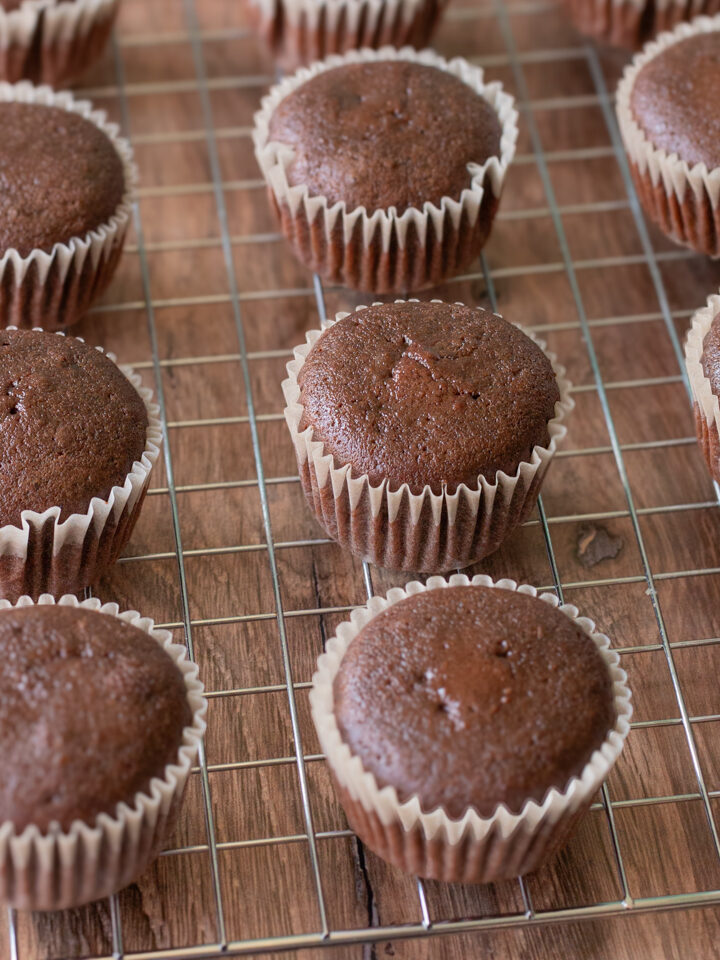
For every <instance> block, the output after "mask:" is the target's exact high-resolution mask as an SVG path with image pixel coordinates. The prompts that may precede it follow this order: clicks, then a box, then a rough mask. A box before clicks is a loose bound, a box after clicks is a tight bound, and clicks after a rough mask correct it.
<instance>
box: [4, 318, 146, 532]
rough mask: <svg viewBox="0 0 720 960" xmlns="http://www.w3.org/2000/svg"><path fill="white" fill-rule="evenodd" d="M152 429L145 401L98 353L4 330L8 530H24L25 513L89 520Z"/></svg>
mask: <svg viewBox="0 0 720 960" xmlns="http://www.w3.org/2000/svg"><path fill="white" fill-rule="evenodd" d="M147 428H148V415H147V409H146V407H145V403H144V402H143V399H142V397H141V396H140V395H139V393H138V392H137V390H136V389H135V387H134V386H133V385H132V384H131V383H130V381H129V380H128V379H127V377H126V376H125V375H124V374H123V373H122V371H121V370H120V369H119V368H118V367H117V366H116V365H115V364H114V363H113V362H112V360H110V359H109V358H108V357H107V356H105V355H104V354H102V353H100V352H99V351H98V350H96V349H95V348H94V347H91V346H89V345H88V344H86V343H83V342H82V341H81V340H77V339H74V338H72V337H62V336H58V335H57V334H54V333H45V332H42V331H38V330H1V331H0V450H1V451H2V453H1V454H0V526H4V525H6V524H14V525H15V526H20V522H21V517H20V512H21V511H22V510H35V511H37V512H38V513H42V512H43V511H44V510H47V509H48V508H49V507H54V506H59V507H60V508H61V518H62V519H65V518H67V517H68V516H69V515H70V514H72V513H85V512H86V511H87V510H88V508H89V506H90V501H91V499H92V498H93V497H101V498H102V499H106V498H107V497H108V496H109V494H110V491H111V489H112V487H113V486H116V485H118V486H121V485H122V484H123V483H124V482H125V478H126V476H127V474H128V473H129V472H130V470H131V469H132V465H133V463H134V462H135V461H136V460H140V458H141V457H142V454H143V451H144V450H145V445H146V436H147Z"/></svg>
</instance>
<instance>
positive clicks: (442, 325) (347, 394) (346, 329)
mask: <svg viewBox="0 0 720 960" xmlns="http://www.w3.org/2000/svg"><path fill="white" fill-rule="evenodd" d="M298 382H299V385H300V402H301V403H302V404H303V406H304V412H303V416H302V419H301V422H300V429H301V430H304V429H305V428H306V427H309V426H311V427H312V428H313V439H315V440H321V441H322V442H323V443H324V444H325V449H326V451H327V452H329V453H332V454H333V456H334V457H335V460H336V463H338V464H344V463H349V464H351V466H352V471H353V475H354V476H362V475H363V474H365V473H367V474H368V475H369V476H370V480H371V482H372V483H373V484H378V483H380V482H381V481H382V480H383V479H384V478H387V480H388V482H389V485H390V489H393V490H395V489H397V488H398V487H400V486H401V485H402V484H403V483H407V484H408V485H409V487H410V489H411V491H412V492H413V493H422V491H423V488H424V487H425V485H428V486H430V488H431V489H432V490H433V492H435V493H440V492H441V491H442V489H443V486H444V485H445V486H446V488H447V490H448V491H449V492H450V493H453V492H454V491H455V490H456V488H457V487H458V485H459V484H461V483H465V484H467V485H468V486H469V487H472V488H474V489H477V485H478V476H479V475H482V476H484V477H486V478H488V479H489V480H490V481H491V482H492V481H493V480H494V478H495V475H496V473H497V471H498V470H503V471H505V472H506V473H507V474H510V475H512V474H514V473H515V472H516V470H517V468H518V465H519V464H520V463H521V462H522V461H525V460H528V459H529V458H530V456H531V455H532V450H533V447H535V446H536V445H538V444H540V445H546V444H547V443H548V442H549V435H548V421H549V420H551V419H552V418H553V416H554V413H555V404H556V402H557V401H558V400H559V397H560V393H559V390H558V386H557V382H556V380H555V374H554V371H553V368H552V365H551V363H550V361H549V360H548V358H547V357H546V356H545V354H544V353H543V352H542V350H541V349H540V348H539V347H538V346H537V345H536V344H535V343H534V342H533V341H532V340H531V339H530V338H529V337H528V336H527V335H526V334H524V333H523V332H522V331H521V330H519V329H518V328H517V327H515V326H513V325H512V324H510V323H508V322H507V321H506V320H502V319H501V318H499V317H497V316H494V315H493V314H491V313H488V312H487V311H485V310H478V309H474V308H471V307H466V306H461V305H457V304H444V303H443V304H441V303H396V304H382V305H378V306H373V307H368V308H367V309H366V310H360V311H358V312H356V313H353V314H351V315H349V316H347V317H345V318H344V319H343V320H340V321H339V322H338V323H336V324H335V325H334V326H332V327H330V328H329V329H328V330H326V331H325V332H324V333H323V334H322V336H321V337H320V339H319V340H318V341H317V342H316V343H315V345H314V346H313V347H312V349H311V350H310V352H309V354H308V356H307V358H306V360H305V363H304V364H303V366H302V368H301V370H300V373H299V376H298Z"/></svg>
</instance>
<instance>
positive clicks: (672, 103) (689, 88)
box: [617, 17, 720, 257]
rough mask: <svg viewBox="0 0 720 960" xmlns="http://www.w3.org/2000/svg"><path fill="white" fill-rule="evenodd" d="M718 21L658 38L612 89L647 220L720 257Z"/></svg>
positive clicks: (701, 21) (704, 21)
mask: <svg viewBox="0 0 720 960" xmlns="http://www.w3.org/2000/svg"><path fill="white" fill-rule="evenodd" d="M718 83H720V17H713V18H708V17H699V18H698V19H697V20H695V21H694V22H693V23H692V24H681V25H680V26H679V27H678V28H677V29H676V30H674V31H673V32H672V33H665V34H662V35H661V36H660V37H658V39H657V40H656V41H655V42H654V43H651V44H648V45H647V46H646V47H645V49H644V50H643V51H642V53H641V54H639V55H638V56H637V57H635V59H634V60H633V62H632V63H631V65H630V66H629V67H628V68H627V69H626V71H625V74H624V76H623V79H622V81H621V83H620V86H619V87H618V93H617V114H618V121H619V123H620V132H621V134H622V138H623V141H624V144H625V149H626V150H627V153H628V157H629V159H630V169H631V172H632V175H633V179H634V181H635V185H636V187H637V190H638V193H639V195H640V200H641V202H642V204H643V207H644V208H645V211H646V212H647V214H648V216H650V217H651V218H652V220H654V221H655V223H656V224H657V225H658V226H659V227H660V229H661V230H663V232H664V233H666V234H667V235H668V236H669V237H670V238H671V239H672V240H675V241H676V242H677V243H680V244H683V245H684V246H688V247H692V249H694V250H697V251H698V252H699V253H706V254H708V255H709V256H712V257H716V256H719V255H720V241H719V240H718V236H719V230H718V228H719V227H720V215H719V214H718V194H719V193H720V150H719V149H718V147H717V138H718V134H719V133H720V106H718V103H717V96H716V93H715V92H716V89H717V84H718Z"/></svg>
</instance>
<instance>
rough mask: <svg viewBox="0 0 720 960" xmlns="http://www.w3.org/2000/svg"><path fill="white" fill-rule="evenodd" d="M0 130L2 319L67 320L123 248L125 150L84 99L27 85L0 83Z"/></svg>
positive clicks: (128, 165) (25, 323) (102, 282)
mask: <svg viewBox="0 0 720 960" xmlns="http://www.w3.org/2000/svg"><path fill="white" fill-rule="evenodd" d="M0 126H2V130H3V136H2V139H0V182H1V183H2V187H3V189H2V191H1V192H0V318H1V319H2V322H3V325H4V326H5V325H14V326H18V327H27V328H30V327H33V326H42V327H44V328H45V329H55V328H57V327H60V326H65V325H68V324H71V323H74V322H76V321H77V320H78V319H79V318H80V317H81V316H82V314H83V313H85V312H86V311H87V310H88V308H89V307H90V305H91V304H92V303H93V301H94V300H95V299H96V298H97V297H98V296H99V295H100V294H101V293H102V292H103V290H104V289H105V287H106V286H107V284H108V283H109V281H110V278H111V277H112V275H113V273H114V272H115V268H116V267H117V264H118V261H119V258H120V254H121V252H122V246H123V241H124V238H125V232H126V229H127V225H128V221H129V214H130V191H131V187H132V185H133V182H134V177H135V174H134V168H133V166H132V162H131V157H132V154H131V150H130V147H129V145H128V144H127V142H126V141H124V140H121V139H119V138H118V137H117V128H116V127H115V126H114V125H111V124H107V123H106V122H105V114H103V113H94V112H93V111H92V108H91V106H90V104H88V103H86V102H82V101H80V102H76V101H74V100H73V99H72V98H71V97H70V96H69V94H54V93H53V92H52V91H51V90H49V88H47V87H43V88H34V87H31V86H30V85H29V84H18V85H16V86H9V85H7V84H4V85H3V84H0Z"/></svg>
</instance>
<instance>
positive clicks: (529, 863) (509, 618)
mask: <svg viewBox="0 0 720 960" xmlns="http://www.w3.org/2000/svg"><path fill="white" fill-rule="evenodd" d="M618 663H619V657H618V656H617V654H615V653H612V652H611V651H610V649H609V641H608V639H607V637H604V636H602V635H601V634H597V633H595V632H594V624H592V623H591V622H590V621H589V620H585V619H580V618H578V617H577V611H576V610H575V608H574V607H562V608H560V609H558V603H557V600H556V598H555V597H553V596H550V595H549V594H545V595H544V596H543V597H541V598H538V597H537V594H536V591H535V590H534V589H533V588H532V587H527V586H522V587H517V585H516V584H515V583H513V582H512V581H507V580H506V581H500V583H498V584H495V583H493V581H492V580H490V579H489V578H488V577H475V578H474V579H473V580H472V581H470V580H468V578H467V577H463V576H457V575H456V576H454V577H453V578H452V579H451V580H450V581H449V582H448V581H445V580H442V579H440V578H438V577H432V578H431V579H430V580H429V581H428V583H427V585H426V586H423V585H422V584H420V583H417V582H416V583H411V584H408V586H407V587H406V589H405V590H398V589H395V590H393V591H391V592H390V594H389V595H388V597H387V599H381V598H378V597H374V598H373V599H372V600H371V601H370V603H369V604H368V606H367V607H365V608H363V609H362V610H360V611H356V612H355V613H354V614H353V617H352V619H351V621H350V622H346V623H344V624H342V625H341V627H340V628H338V632H337V636H336V637H334V638H333V639H332V640H331V641H330V642H329V643H328V645H327V652H326V653H325V654H323V656H321V658H320V659H319V661H318V671H317V673H316V674H315V676H314V678H313V690H312V693H311V706H312V712H313V719H314V722H315V726H316V728H317V732H318V736H319V738H320V744H321V747H322V749H323V752H324V753H325V756H326V758H327V761H328V764H329V766H330V770H331V772H332V775H333V778H334V780H335V783H336V786H337V789H338V793H339V796H340V800H341V802H342V805H343V807H344V809H345V812H346V814H347V816H348V820H349V822H350V825H351V827H352V829H353V830H355V832H356V833H357V834H358V835H359V837H360V839H361V840H363V842H364V843H366V844H367V845H368V846H369V847H370V848H371V849H372V850H374V851H375V853H377V854H378V855H379V856H381V857H383V858H384V859H386V860H388V861H389V862H390V863H392V864H394V865H396V866H399V867H401V868H402V869H404V870H407V871H409V872H411V873H418V874H420V875H421V876H425V877H430V878H433V879H438V880H446V881H450V882H466V883H467V882H470V883H487V882H492V881H496V880H500V879H504V878H509V877H513V876H516V875H517V874H520V873H527V872H530V871H532V870H534V869H536V868H537V867H538V866H540V865H541V864H542V863H543V862H545V860H547V859H548V857H549V856H551V855H552V853H553V852H554V851H555V850H556V849H557V848H558V847H559V846H560V845H561V844H562V843H564V842H565V841H566V840H567V839H568V836H569V834H570V831H571V829H572V827H573V826H574V824H575V821H576V820H577V819H578V818H579V817H580V816H581V815H582V813H583V812H584V811H585V810H586V809H587V807H588V806H589V805H590V803H591V802H592V799H593V795H594V794H595V792H596V791H597V789H598V787H599V786H600V784H601V783H602V781H603V780H604V779H605V778H606V777H607V775H608V773H609V771H610V769H611V767H612V765H613V764H614V762H615V760H616V759H617V757H618V755H619V753H620V750H621V749H622V744H623V740H624V738H625V736H626V735H627V733H628V731H629V718H630V714H631V709H630V704H629V700H630V693H629V691H628V689H627V687H626V686H625V681H626V679H627V678H626V676H625V673H624V672H623V671H622V670H620V669H619V667H618Z"/></svg>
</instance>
